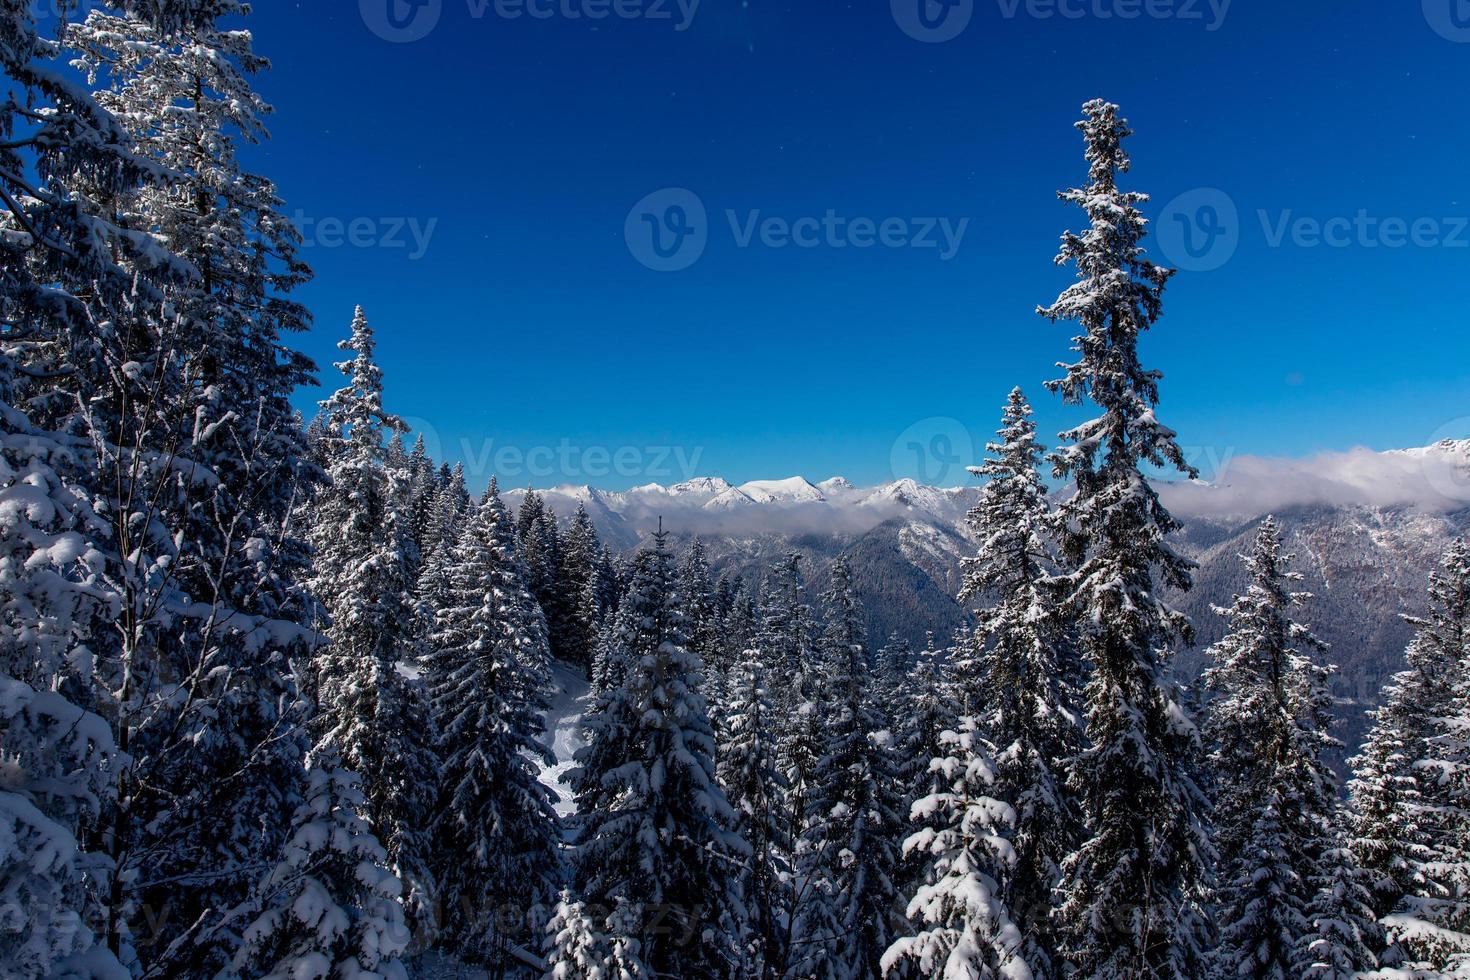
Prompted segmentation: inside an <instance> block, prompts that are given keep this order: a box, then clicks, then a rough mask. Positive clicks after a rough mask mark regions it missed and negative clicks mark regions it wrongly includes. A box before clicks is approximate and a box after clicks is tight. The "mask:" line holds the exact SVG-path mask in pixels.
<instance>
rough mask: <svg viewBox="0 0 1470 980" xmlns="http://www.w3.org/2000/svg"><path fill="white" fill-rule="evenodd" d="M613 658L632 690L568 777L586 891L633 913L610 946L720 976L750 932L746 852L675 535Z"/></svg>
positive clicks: (637, 577)
mask: <svg viewBox="0 0 1470 980" xmlns="http://www.w3.org/2000/svg"><path fill="white" fill-rule="evenodd" d="M619 621H620V623H623V624H624V625H625V626H626V629H625V630H623V631H620V634H619V636H618V643H617V646H618V649H617V650H616V651H615V653H614V656H615V658H616V660H617V661H618V662H619V663H620V664H621V666H622V671H623V676H622V678H621V682H620V683H619V684H617V686H615V687H611V688H609V689H608V690H607V691H605V692H604V693H603V694H601V695H600V696H598V698H597V699H596V700H595V702H594V704H593V706H592V709H591V710H590V712H589V714H588V716H587V729H588V741H587V745H586V746H585V747H584V748H582V749H581V750H579V751H578V753H577V756H576V761H577V767H578V768H577V769H576V770H574V771H573V772H572V773H571V775H570V779H571V780H572V785H573V787H574V788H575V789H576V792H577V807H578V812H579V819H580V822H581V823H580V827H579V834H578V838H577V841H578V842H577V845H576V850H575V867H576V879H577V883H578V887H579V893H580V894H581V896H582V897H583V899H584V900H585V901H586V902H587V903H588V904H589V905H590V906H597V907H598V908H601V909H614V910H616V909H618V908H619V907H622V908H623V909H624V911H625V912H626V915H625V916H623V918H624V921H623V922H622V923H621V925H619V926H617V927H616V928H612V927H610V929H609V934H610V936H611V937H612V939H613V942H614V946H615V947H617V945H618V944H619V942H620V941H621V942H623V943H627V942H628V941H632V942H633V943H636V944H637V946H636V949H637V956H638V958H639V959H640V960H641V961H642V963H644V964H645V965H646V966H647V967H648V968H649V969H650V970H652V971H653V972H654V973H655V974H658V975H664V976H680V977H695V976H720V975H724V974H726V973H728V972H729V970H730V969H731V967H732V965H733V964H735V963H737V962H738V950H737V949H735V948H734V947H735V944H736V942H737V938H736V937H738V936H739V934H740V930H741V929H743V924H742V923H741V921H740V919H741V918H742V910H741V908H740V898H739V887H738V881H737V875H736V872H735V867H736V866H738V862H739V861H740V860H741V859H742V858H744V857H745V856H746V854H747V852H748V848H747V847H746V845H745V844H744V843H743V842H742V841H741V840H740V838H739V837H738V836H737V835H736V834H734V833H733V832H732V831H731V830H730V827H731V825H732V824H733V822H734V820H735V814H734V813H733V812H732V811H731V809H730V805H729V803H728V802H727V800H726V799H725V794H724V792H723V791H722V790H721V789H720V787H719V784H718V782H717V781H716V779H715V765H714V754H715V746H714V738H713V735H712V733H711V730H710V723H709V715H708V712H707V709H706V706H705V702H704V698H703V696H702V695H701V694H700V690H699V685H700V681H701V677H700V669H701V668H700V663H699V658H698V657H696V656H694V655H693V654H691V653H690V652H689V651H688V649H687V648H686V647H685V645H684V644H685V634H684V614H683V612H682V610H681V609H680V599H679V595H678V573H677V570H676V569H675V566H674V560H673V556H672V555H670V553H669V551H668V548H667V535H666V534H665V533H664V532H662V531H660V532H659V533H658V534H656V535H655V536H654V543H653V547H652V548H651V549H644V550H643V551H642V552H641V553H640V554H639V556H638V558H637V559H636V560H635V563H634V568H633V580H632V582H631V583H630V585H629V589H628V594H627V595H626V596H625V597H624V600H623V605H622V608H621V610H620V620H619Z"/></svg>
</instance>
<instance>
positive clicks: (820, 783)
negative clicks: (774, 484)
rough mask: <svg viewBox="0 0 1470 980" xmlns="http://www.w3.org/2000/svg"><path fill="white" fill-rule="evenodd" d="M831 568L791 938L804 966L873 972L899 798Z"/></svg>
mask: <svg viewBox="0 0 1470 980" xmlns="http://www.w3.org/2000/svg"><path fill="white" fill-rule="evenodd" d="M831 576H832V581H831V584H830V586H829V588H828V590H827V591H826V592H825V593H823V595H822V605H823V610H824V614H825V617H826V629H825V631H824V633H823V638H822V647H823V657H822V659H823V663H824V664H825V665H826V667H827V669H828V670H829V671H830V672H831V673H830V675H829V676H828V677H826V678H823V679H822V680H820V681H819V682H817V683H820V684H821V686H822V691H821V694H820V696H819V698H818V700H817V709H816V712H815V713H816V714H817V716H818V718H819V719H820V721H819V731H820V733H821V738H820V745H821V754H820V756H819V757H818V759H817V763H816V766H815V767H814V769H813V773H812V779H811V788H810V792H809V794H808V795H807V797H806V800H805V804H806V826H805V828H804V830H803V832H802V835H801V846H800V848H799V850H798V854H797V870H798V873H799V875H800V876H801V877H802V878H804V879H805V880H806V881H807V882H808V883H809V884H808V888H809V891H808V892H807V893H805V894H803V895H802V896H801V897H802V899H803V900H802V901H800V902H799V904H798V906H797V908H796V915H797V924H796V940H795V941H796V942H797V943H799V944H801V946H802V950H801V958H800V960H799V962H800V963H801V964H802V966H801V970H802V971H803V973H804V974H806V973H810V974H813V975H815V976H818V977H829V978H833V980H849V978H851V980H869V978H872V980H877V978H881V977H882V976H883V968H882V959H883V954H884V953H885V952H886V951H887V950H888V947H889V946H890V945H891V944H892V943H893V940H894V938H895V925H896V922H895V919H896V913H897V907H898V895H897V889H896V888H895V886H894V881H893V873H894V871H895V869H896V868H897V867H898V852H899V840H900V838H901V837H902V829H903V816H902V814H900V813H899V808H900V807H901V806H902V799H901V798H900V796H899V787H898V778H897V768H898V766H897V760H896V759H895V757H894V748H893V741H892V736H891V734H890V733H889V731H888V727H887V719H886V718H885V717H884V714H883V711H882V710H881V708H880V707H879V705H878V701H877V692H876V691H875V688H874V685H873V682H872V678H871V668H870V664H869V662H868V651H867V647H866V638H865V635H864V625H863V624H864V620H865V617H864V614H863V610H862V607H861V606H860V605H859V604H858V601H857V598H856V597H855V596H854V595H853V591H852V570H851V566H850V564H849V563H848V560H847V558H846V557H838V558H837V559H836V560H835V561H834V562H833V563H832V570H831Z"/></svg>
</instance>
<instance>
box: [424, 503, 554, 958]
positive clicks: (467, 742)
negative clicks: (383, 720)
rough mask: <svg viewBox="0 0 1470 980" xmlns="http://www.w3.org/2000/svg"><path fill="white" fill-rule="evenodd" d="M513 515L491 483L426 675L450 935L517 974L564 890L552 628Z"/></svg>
mask: <svg viewBox="0 0 1470 980" xmlns="http://www.w3.org/2000/svg"><path fill="white" fill-rule="evenodd" d="M515 547H516V542H515V531H514V527H513V526H512V524H511V520H510V515H509V514H508V513H507V512H506V509H505V505H504V504H503V503H502V502H501V499H500V494H499V491H498V487H497V486H496V484H495V482H494V481H492V482H491V484H490V489H489V491H488V492H487V493H486V495H485V499H484V501H483V502H482V503H481V504H480V506H479V509H478V512H477V513H476V514H475V515H474V516H473V517H472V518H471V519H470V521H469V523H468V525H467V526H466V527H465V529H464V531H463V533H462V534H461V536H460V540H459V543H458V544H457V545H456V546H455V548H454V549H453V552H452V556H451V563H450V568H449V572H448V575H447V581H446V583H445V587H444V590H443V593H442V598H441V599H440V601H441V603H442V604H441V605H440V606H439V607H438V609H437V610H436V617H435V621H434V626H433V629H432V630H431V632H430V634H429V653H428V655H427V657H426V658H425V663H424V668H425V675H426V678H427V681H428V684H429V689H430V693H431V696H432V698H433V709H434V715H435V717H436V720H437V727H438V729H439V732H440V736H439V743H438V754H439V757H440V760H441V762H440V765H441V772H440V779H441V782H442V785H443V793H442V798H441V802H440V806H439V808H438V813H439V816H438V820H437V850H436V854H437V864H438V877H439V879H440V880H441V882H442V892H443V899H442V907H443V910H444V920H445V921H444V927H445V932H446V935H447V937H448V938H449V940H450V941H451V942H452V943H453V944H454V945H455V946H456V947H457V948H458V949H460V950H462V951H464V952H466V953H468V954H470V955H472V956H475V957H477V958H483V959H487V960H489V961H490V962H492V963H499V964H501V965H505V964H506V957H507V955H508V953H509V948H510V946H511V945H517V946H521V947H523V948H528V949H529V948H534V947H535V946H536V945H537V944H538V943H539V936H540V933H541V930H542V927H543V925H544V920H540V921H538V920H537V919H536V917H535V914H534V912H535V910H536V909H537V908H539V907H542V906H545V905H550V904H552V903H554V902H555V899H556V894H557V888H558V886H559V884H560V882H561V857H560V853H559V848H558V845H559V840H560V827H559V824H558V820H557V816H556V811H555V809H554V808H553V803H554V802H555V796H554V794H553V793H552V792H551V790H550V789H548V788H547V787H546V786H545V785H544V784H543V783H541V782H540V781H539V780H538V778H537V776H538V772H537V766H536V762H537V761H538V760H539V761H541V762H542V763H543V764H549V763H550V757H549V753H548V750H547V749H546V747H545V745H544V744H543V742H542V735H543V734H544V727H543V722H542V716H543V714H544V713H545V710H546V698H547V693H548V691H549V690H550V687H551V678H550V675H549V672H548V658H549V652H548V648H547V642H546V626H545V621H544V620H543V618H542V616H541V611H540V609H539V608H537V606H536V602H535V600H534V599H533V598H532V597H531V594H530V592H529V590H528V589H527V588H526V585H525V583H524V581H523V579H522V573H521V568H520V564H519V561H518V559H517V557H516V550H515Z"/></svg>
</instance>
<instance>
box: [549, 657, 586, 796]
mask: <svg viewBox="0 0 1470 980" xmlns="http://www.w3.org/2000/svg"><path fill="white" fill-rule="evenodd" d="M552 675H553V677H554V679H555V682H556V690H557V694H556V696H555V697H554V698H553V699H552V701H551V705H550V707H548V709H547V711H546V746H547V748H549V749H550V750H551V754H552V756H553V757H555V759H556V763H555V764H554V765H552V766H551V767H550V768H546V769H542V770H541V782H543V783H545V784H546V785H547V786H550V787H551V788H552V789H553V790H555V791H556V795H557V796H558V797H559V798H560V799H559V800H558V802H557V804H556V812H557V813H559V814H561V815H562V816H563V817H565V816H570V815H571V814H573V813H575V812H576V810H577V804H576V802H575V800H574V799H573V797H572V788H571V786H569V785H567V782H566V775H567V772H568V771H569V770H570V769H571V768H572V757H573V756H574V755H576V752H577V750H578V749H580V748H581V747H582V746H583V745H586V744H587V743H586V741H585V740H584V739H583V738H582V715H583V713H584V712H585V711H586V710H587V707H588V704H589V703H590V701H591V699H592V689H591V686H590V685H589V684H588V683H587V678H586V677H585V676H584V675H583V673H582V671H581V670H579V669H578V668H575V667H570V666H568V665H566V664H560V663H559V664H555V665H553V667H552Z"/></svg>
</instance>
